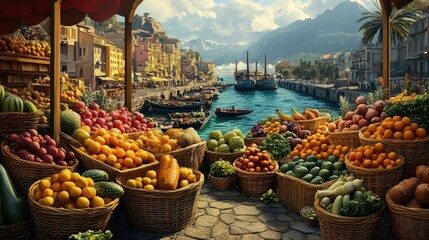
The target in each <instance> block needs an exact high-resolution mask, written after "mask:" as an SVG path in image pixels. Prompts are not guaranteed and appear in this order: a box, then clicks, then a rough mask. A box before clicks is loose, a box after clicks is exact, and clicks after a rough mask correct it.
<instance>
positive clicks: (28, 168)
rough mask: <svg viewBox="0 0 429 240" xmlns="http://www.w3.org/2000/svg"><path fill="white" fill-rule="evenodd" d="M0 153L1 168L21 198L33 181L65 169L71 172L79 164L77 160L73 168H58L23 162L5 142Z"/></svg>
mask: <svg viewBox="0 0 429 240" xmlns="http://www.w3.org/2000/svg"><path fill="white" fill-rule="evenodd" d="M1 152H2V157H3V161H2V163H3V166H4V167H5V168H6V170H7V172H8V173H9V175H10V177H11V178H12V181H13V184H14V186H15V188H16V190H17V191H18V192H19V193H22V194H23V196H25V194H27V190H28V188H29V187H30V186H31V185H32V184H33V183H34V182H35V181H37V180H39V179H42V178H45V177H49V176H51V175H52V174H55V173H59V172H60V171H61V170H63V169H65V168H68V169H70V170H71V171H72V172H73V171H75V170H76V168H77V165H78V164H79V160H78V159H77V158H76V163H75V165H73V166H59V165H52V164H47V163H37V162H31V161H28V160H24V159H21V158H19V157H18V156H16V155H15V154H12V153H11V152H10V151H9V146H7V144H6V141H4V142H3V143H2V144H1Z"/></svg>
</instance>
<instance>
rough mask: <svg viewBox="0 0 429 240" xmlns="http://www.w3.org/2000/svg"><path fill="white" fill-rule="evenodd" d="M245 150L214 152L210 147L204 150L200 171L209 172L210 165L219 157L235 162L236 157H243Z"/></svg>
mask: <svg viewBox="0 0 429 240" xmlns="http://www.w3.org/2000/svg"><path fill="white" fill-rule="evenodd" d="M242 155H243V152H239V153H221V152H213V151H210V150H208V149H206V150H205V151H204V159H203V162H202V164H201V166H200V171H203V172H208V170H209V168H210V165H211V164H213V163H214V162H216V161H217V160H219V159H222V160H225V161H228V162H230V163H231V164H232V163H234V161H235V159H237V158H239V157H241V156H242Z"/></svg>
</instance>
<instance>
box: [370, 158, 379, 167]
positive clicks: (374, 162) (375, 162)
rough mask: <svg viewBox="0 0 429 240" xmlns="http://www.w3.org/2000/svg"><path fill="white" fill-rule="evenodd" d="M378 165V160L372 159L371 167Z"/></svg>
mask: <svg viewBox="0 0 429 240" xmlns="http://www.w3.org/2000/svg"><path fill="white" fill-rule="evenodd" d="M378 165H379V164H378V162H377V160H373V161H372V164H371V167H372V168H378Z"/></svg>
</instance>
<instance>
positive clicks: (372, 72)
mask: <svg viewBox="0 0 429 240" xmlns="http://www.w3.org/2000/svg"><path fill="white" fill-rule="evenodd" d="M381 58H382V49H381V46H379V45H376V44H372V43H371V44H369V45H368V46H363V47H361V48H360V49H358V50H356V51H353V52H352V54H351V68H350V75H351V78H350V84H359V85H360V86H363V85H364V84H365V85H366V86H368V84H369V82H370V81H374V79H376V78H378V77H379V76H381Z"/></svg>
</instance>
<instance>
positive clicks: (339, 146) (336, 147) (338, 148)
mask: <svg viewBox="0 0 429 240" xmlns="http://www.w3.org/2000/svg"><path fill="white" fill-rule="evenodd" d="M342 148H343V146H342V145H337V146H335V150H340V151H341V149H342Z"/></svg>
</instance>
